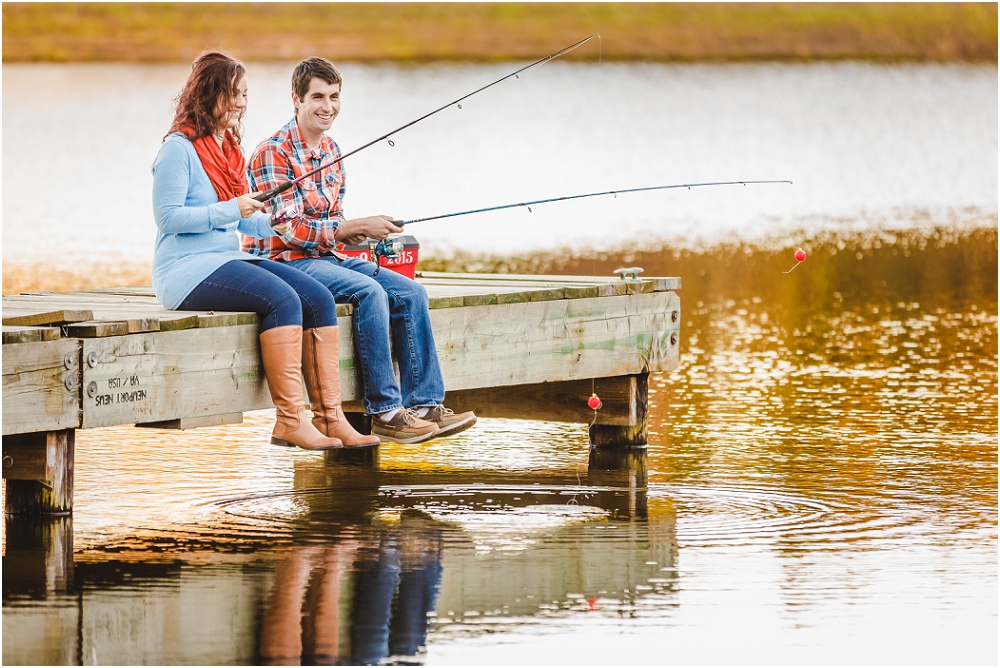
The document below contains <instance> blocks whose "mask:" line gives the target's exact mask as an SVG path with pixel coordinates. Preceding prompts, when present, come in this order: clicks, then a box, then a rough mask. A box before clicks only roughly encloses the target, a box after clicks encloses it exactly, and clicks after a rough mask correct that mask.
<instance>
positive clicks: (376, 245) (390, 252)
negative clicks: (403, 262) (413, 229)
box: [368, 237, 403, 276]
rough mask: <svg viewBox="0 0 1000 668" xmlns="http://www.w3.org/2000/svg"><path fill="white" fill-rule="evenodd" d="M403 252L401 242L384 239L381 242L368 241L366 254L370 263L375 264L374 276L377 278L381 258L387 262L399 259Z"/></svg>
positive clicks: (380, 266)
mask: <svg viewBox="0 0 1000 668" xmlns="http://www.w3.org/2000/svg"><path fill="white" fill-rule="evenodd" d="M402 252H403V242H402V241H400V240H399V239H390V238H388V237H387V238H385V239H382V240H381V241H376V240H375V239H369V240H368V253H369V257H370V258H371V259H372V262H374V263H375V271H374V273H373V275H374V276H378V272H379V270H380V269H381V268H382V258H385V259H387V260H395V259H396V258H397V257H399V255H400V253H402Z"/></svg>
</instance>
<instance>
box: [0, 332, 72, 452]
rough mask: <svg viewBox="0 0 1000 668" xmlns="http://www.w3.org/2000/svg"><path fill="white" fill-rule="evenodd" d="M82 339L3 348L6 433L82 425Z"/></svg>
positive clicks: (50, 429) (15, 344)
mask: <svg viewBox="0 0 1000 668" xmlns="http://www.w3.org/2000/svg"><path fill="white" fill-rule="evenodd" d="M80 349H81V343H80V340H79V339H57V340H55V341H36V342H30V343H9V344H7V345H5V346H4V347H3V434H4V435H7V434H20V433H27V432H35V431H55V430H59V429H69V428H73V427H78V426H80Z"/></svg>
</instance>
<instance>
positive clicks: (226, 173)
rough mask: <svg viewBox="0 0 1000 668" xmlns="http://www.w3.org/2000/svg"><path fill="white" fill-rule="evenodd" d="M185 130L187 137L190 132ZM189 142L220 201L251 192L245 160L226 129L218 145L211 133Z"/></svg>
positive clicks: (226, 200) (238, 146)
mask: <svg viewBox="0 0 1000 668" xmlns="http://www.w3.org/2000/svg"><path fill="white" fill-rule="evenodd" d="M185 130H188V129H187V128H185ZM188 132H189V130H188ZM188 132H185V134H187V135H188V138H189V139H190V137H191V135H190V134H188ZM191 143H192V144H194V150H196V151H197V152H198V157H199V158H201V166H202V167H204V168H205V173H206V174H208V178H209V180H210V181H211V182H212V187H213V188H215V194H216V195H218V196H219V201H220V202H228V201H229V200H231V199H234V198H236V197H239V196H240V195H246V194H247V193H248V192H250V184H249V183H248V182H247V161H246V158H244V157H243V151H241V150H240V145H239V144H237V143H236V139H235V138H234V137H233V135H232V133H230V132H229V131H228V130H227V131H226V136H225V138H224V139H223V140H222V146H221V147H220V146H219V142H217V141H215V137H211V136H206V137H198V138H197V139H192V140H191Z"/></svg>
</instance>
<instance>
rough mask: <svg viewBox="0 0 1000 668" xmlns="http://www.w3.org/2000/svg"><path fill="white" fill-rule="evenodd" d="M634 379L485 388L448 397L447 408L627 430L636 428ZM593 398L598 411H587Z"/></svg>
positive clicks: (506, 416)
mask: <svg viewBox="0 0 1000 668" xmlns="http://www.w3.org/2000/svg"><path fill="white" fill-rule="evenodd" d="M636 391H637V385H636V378H635V376H623V377H619V378H598V379H595V380H574V381H568V382H562V383H537V384H534V385H515V386H511V387H484V388H479V389H475V390H457V391H453V392H449V393H448V407H449V408H451V409H453V410H455V411H456V412H459V413H460V412H463V411H474V412H475V413H476V415H478V416H479V417H484V418H514V419H521V420H543V421H546V422H583V423H590V422H593V423H594V424H602V425H615V426H620V427H629V426H634V425H636V424H638V421H639V418H640V416H639V415H637V412H636V407H637V406H638V405H639V403H640V399H639V398H638V397H637V396H636ZM591 394H596V395H597V396H598V397H600V399H601V404H602V405H601V407H600V409H599V410H597V411H594V410H591V409H590V408H588V407H587V399H589V398H590V395H591Z"/></svg>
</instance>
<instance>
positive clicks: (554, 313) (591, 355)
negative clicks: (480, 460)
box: [3, 274, 680, 433]
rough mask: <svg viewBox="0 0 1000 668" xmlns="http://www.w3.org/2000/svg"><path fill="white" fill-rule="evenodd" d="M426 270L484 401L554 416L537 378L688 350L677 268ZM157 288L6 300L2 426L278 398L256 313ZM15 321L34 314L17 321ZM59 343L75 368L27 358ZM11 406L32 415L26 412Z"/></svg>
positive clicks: (215, 413)
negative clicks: (671, 273)
mask: <svg viewBox="0 0 1000 668" xmlns="http://www.w3.org/2000/svg"><path fill="white" fill-rule="evenodd" d="M420 280H421V283H422V284H423V285H424V286H425V287H426V288H427V291H428V295H429V296H430V300H431V306H432V311H431V323H432V326H433V328H434V337H435V341H436V343H437V348H438V356H439V360H440V363H441V369H442V373H443V374H444V378H445V388H446V390H447V391H448V392H462V391H473V390H479V389H483V388H485V394H484V393H476V394H475V395H468V396H469V397H470V398H475V399H476V400H477V401H485V399H483V397H487V398H488V397H489V396H502V395H503V392H504V389H503V388H510V387H513V386H517V387H520V388H521V390H520V391H522V394H523V397H522V398H523V399H524V401H527V403H535V404H539V406H541V408H539V410H543V412H544V413H545V414H555V412H559V411H556V408H558V406H559V404H560V402H561V401H563V399H562V398H560V397H562V396H569V395H565V389H566V388H563V389H562V390H561V391H562V392H563V394H559V393H558V392H557V393H556V394H551V396H550V393H549V389H550V388H547V387H546V388H538V389H531V388H529V387H528V386H530V385H532V384H540V383H566V382H573V381H584V380H588V379H592V378H598V379H600V378H607V377H622V376H630V375H634V374H643V373H648V372H653V371H664V370H668V369H671V368H674V367H676V365H677V363H678V360H679V357H678V350H679V346H678V343H677V342H678V340H679V321H680V318H679V309H680V303H679V299H678V297H677V295H676V294H675V293H674V292H673V291H671V290H661V289H660V288H661V287H663V286H664V285H672V286H673V285H676V286H679V279H662V281H661V280H660V279H653V280H649V279H642V280H637V281H618V280H616V279H607V278H604V277H573V276H569V277H559V276H556V277H552V276H534V275H532V276H528V275H503V276H496V275H484V274H464V275H460V276H458V277H452V275H444V274H431V275H429V276H425V277H423V278H421V279H420ZM115 290H118V291H119V292H116V291H115ZM150 293H151V291H149V289H148V288H144V287H142V286H138V287H132V288H121V289H105V290H95V291H75V292H72V293H36V294H24V295H16V296H12V297H4V299H3V309H4V311H3V313H4V324H5V329H4V336H5V338H4V341H5V343H6V345H4V430H5V431H4V433H20V432H18V431H17V430H21V431H38V430H47V429H61V428H70V427H74V426H83V427H97V426H107V425H114V424H137V423H159V424H164V423H167V422H170V424H173V425H180V426H181V427H182V428H183V427H185V426H188V425H199V424H208V423H212V422H213V421H218V420H228V419H233V418H232V416H235V415H237V414H239V413H241V412H243V411H246V410H254V409H256V408H266V407H269V406H270V405H271V403H270V398H269V395H268V393H267V391H266V385H265V383H264V380H263V374H262V373H261V369H260V358H259V343H258V339H257V334H258V319H257V316H256V314H253V313H239V312H186V311H171V310H168V309H165V308H163V307H162V305H160V304H159V302H158V301H157V300H156V299H155V297H153V296H151V294H150ZM352 312H353V309H352V308H351V306H350V305H347V304H342V305H338V315H339V316H340V318H341V320H340V324H341V345H340V350H341V356H342V357H341V360H340V362H341V385H342V397H343V400H344V401H345V402H357V401H358V400H360V398H361V381H360V374H359V371H358V364H359V362H358V361H356V360H355V359H354V357H355V356H354V348H353V336H352V328H351V323H352V318H351V315H350V314H351V313H352ZM8 318H11V319H25V320H27V321H29V323H30V324H27V323H26V324H20V325H16V326H14V325H9V324H8V322H7V321H8ZM49 324H51V325H59V326H61V327H62V328H63V329H64V330H65V334H63V335H64V336H65V335H69V336H70V337H72V338H60V339H56V340H51V341H48V340H44V339H46V338H47V337H54V336H58V335H59V327H55V326H51V327H44V325H49ZM157 329H158V331H157ZM57 343H58V344H62V345H65V346H68V348H66V350H68V351H75V352H74V353H73V354H72V355H70V357H71V358H73V360H75V361H76V365H77V368H76V369H75V370H74V369H70V368H69V367H67V366H66V363H67V359H68V358H66V357H65V356H63V357H62V358H59V357H58V356H55V357H53V355H52V354H50V353H47V352H45V351H43V349H41V348H39V349H38V351H39V355H40V358H39V359H40V360H41V361H38V360H36V361H35V362H33V363H37V364H41V366H38V368H27V367H25V368H19V367H16V364H15V363H16V361H17V360H18V359H19V357H21V358H24V357H25V356H26V355H27V357H30V356H31V355H30V354H28V353H27V352H25V351H27V350H28V348H25V347H26V346H43V345H51V344H57ZM18 346H20V347H21V348H20V349H19V350H15V348H16V347H18ZM9 350H11V351H15V353H16V354H14V355H10V354H8V351H9ZM59 350H62V349H61V348H60V349H59ZM32 354H34V353H32ZM81 359H83V360H86V363H85V364H84V365H83V367H82V369H80V368H79V360H81ZM8 360H10V362H11V365H13V366H11V365H8ZM60 363H61V364H62V367H59V364H60ZM22 366H23V365H22ZM32 374H34V375H32ZM74 374H76V375H75V376H74ZM67 377H70V380H69V381H68V384H67ZM60 383H62V384H61V385H60ZM8 385H9V386H10V388H11V389H10V392H13V393H14V394H13V395H11V396H14V399H9V398H8V394H9V391H8ZM18 388H21V389H18ZM60 388H62V389H60ZM526 388H527V389H526ZM512 391H513V390H512ZM574 392H576V390H574ZM17 393H21V394H23V395H24V396H21V397H18V396H16V395H17ZM491 393H492V394H491ZM497 393H500V394H497ZM28 395H31V396H33V397H34V398H33V399H31V400H30V401H29V399H27V398H25V397H27V396H28ZM509 399H510V401H508V403H509V404H510V405H509V406H508V407H507V408H506V409H505V411H508V412H512V413H516V412H517V411H518V410H520V409H518V408H517V406H518V405H519V403H523V402H521V401H520V400H519V399H517V398H516V397H509ZM74 402H75V403H74ZM546 402H547V403H546ZM609 402H610V404H614V401H612V397H609ZM619 403H620V402H619ZM543 404H545V405H544V406H543ZM19 406H20V407H21V408H19ZM47 408H51V415H49V413H48V412H46V411H47ZM577 408H578V407H577ZM8 409H11V410H12V411H20V410H22V409H23V413H24V415H26V416H28V417H26V418H24V419H15V417H14V415H15V413H14V412H11V413H9V412H8ZM559 410H560V411H561V409H559ZM563 413H565V414H567V415H570V414H572V415H576V416H577V417H579V416H580V415H585V414H586V411H583V412H582V413H581V411H580V410H570V411H568V412H567V411H563V412H561V413H560V414H563ZM602 419H617V418H605V416H602ZM608 424H612V423H608Z"/></svg>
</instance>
